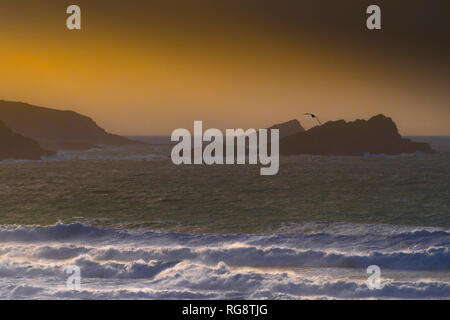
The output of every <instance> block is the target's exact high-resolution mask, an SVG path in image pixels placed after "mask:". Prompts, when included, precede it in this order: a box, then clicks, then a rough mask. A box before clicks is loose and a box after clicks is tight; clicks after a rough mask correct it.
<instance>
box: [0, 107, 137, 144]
mask: <svg viewBox="0 0 450 320" xmlns="http://www.w3.org/2000/svg"><path fill="white" fill-rule="evenodd" d="M0 121H3V122H4V123H5V124H6V126H8V127H9V128H10V129H11V130H13V131H14V132H16V133H19V134H21V135H23V136H25V137H27V138H31V139H33V140H35V141H37V142H38V143H39V144H40V145H41V146H42V147H43V148H45V149H49V150H85V149H90V148H95V147H99V146H112V145H117V146H123V145H131V144H141V143H143V142H139V141H134V140H130V139H127V138H124V137H121V136H118V135H114V134H110V133H108V132H106V131H105V130H104V129H103V128H101V127H99V126H98V125H97V124H96V123H95V122H94V121H93V120H92V119H91V118H89V117H87V116H84V115H81V114H78V113H76V112H74V111H63V110H56V109H50V108H45V107H38V106H33V105H29V104H26V103H21V102H10V101H0Z"/></svg>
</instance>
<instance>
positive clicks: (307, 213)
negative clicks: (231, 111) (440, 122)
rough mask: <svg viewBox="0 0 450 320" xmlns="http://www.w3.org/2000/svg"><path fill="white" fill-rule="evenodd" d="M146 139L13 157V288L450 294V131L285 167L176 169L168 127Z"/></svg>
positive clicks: (1, 250)
mask: <svg viewBox="0 0 450 320" xmlns="http://www.w3.org/2000/svg"><path fill="white" fill-rule="evenodd" d="M142 139H144V140H146V141H148V142H150V143H151V144H149V145H142V146H132V147H120V148H119V147H117V148H104V149H93V150H88V151H83V152H64V153H59V154H57V155H55V156H53V157H50V158H48V159H45V160H43V161H8V160H6V161H2V162H0V203H1V205H0V298H1V299H27V298H40V299H45V298H52V299H53V298H74V299H77V298H86V299H109V298H115V299H117V298H119V299H135V298H141V299H191V298H195V299H213V298H223V299H266V298H271V299H365V298H384V299H398V298H407V299H417V298H420V299H422V298H424V299H427V298H434V299H449V298H450V252H449V247H450V193H449V190H450V179H449V176H450V138H449V137H414V140H416V141H426V142H429V143H431V144H432V146H433V147H434V148H435V149H437V150H438V151H440V153H439V154H436V155H423V154H416V155H402V156H395V157H393V156H371V155H367V156H365V157H317V156H293V157H283V158H282V159H281V164H280V172H279V174H278V175H276V176H260V175H259V165H256V166H248V165H235V166H220V165H218V166H175V165H173V164H172V163H171V161H170V159H169V154H170V146H169V145H168V144H167V138H166V137H150V138H142ZM71 265H75V266H78V267H79V268H80V271H81V288H80V289H79V290H73V289H71V288H68V287H67V285H66V282H67V279H68V278H69V276H70V275H69V274H67V273H66V270H67V268H68V266H71ZM370 265H377V266H379V267H380V270H381V278H380V279H381V288H379V289H374V290H371V289H369V288H368V286H367V279H368V277H369V276H370V274H368V273H367V267H368V266H370Z"/></svg>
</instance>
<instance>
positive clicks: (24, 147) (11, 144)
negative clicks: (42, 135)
mask: <svg viewBox="0 0 450 320" xmlns="http://www.w3.org/2000/svg"><path fill="white" fill-rule="evenodd" d="M53 153H54V152H52V151H47V150H44V149H42V148H41V147H40V146H39V143H37V142H36V141H34V140H32V139H30V138H26V137H24V136H22V135H20V134H18V133H15V132H13V131H12V130H11V129H10V128H8V127H7V126H6V125H5V124H4V123H3V122H1V121H0V160H4V159H27V160H40V159H41V158H42V157H43V156H49V155H52V154H53Z"/></svg>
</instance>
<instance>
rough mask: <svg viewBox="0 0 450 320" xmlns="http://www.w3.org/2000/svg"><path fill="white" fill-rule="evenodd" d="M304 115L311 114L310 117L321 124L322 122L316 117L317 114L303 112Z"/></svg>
mask: <svg viewBox="0 0 450 320" xmlns="http://www.w3.org/2000/svg"><path fill="white" fill-rule="evenodd" d="M305 116H311V118H314V119H316V120H317V122H318V123H319V124H320V125H322V123H321V122H320V120H319V118H317V116H316V115H315V114H313V113H305Z"/></svg>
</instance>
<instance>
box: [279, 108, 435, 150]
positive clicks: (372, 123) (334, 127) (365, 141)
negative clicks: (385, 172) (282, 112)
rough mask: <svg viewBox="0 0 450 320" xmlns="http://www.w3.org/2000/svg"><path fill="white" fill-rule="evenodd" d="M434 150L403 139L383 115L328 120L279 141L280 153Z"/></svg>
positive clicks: (422, 144) (425, 144)
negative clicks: (362, 118) (352, 119)
mask: <svg viewBox="0 0 450 320" xmlns="http://www.w3.org/2000/svg"><path fill="white" fill-rule="evenodd" d="M416 152H423V153H436V151H434V150H433V149H432V148H431V147H430V146H429V145H428V144H427V143H419V142H413V141H411V140H410V139H405V138H402V137H401V136H400V134H399V132H398V129H397V126H396V124H395V123H394V121H392V119H391V118H388V117H386V116H384V115H381V114H380V115H377V116H374V117H372V118H370V119H369V120H367V121H366V120H356V121H352V122H346V121H344V120H338V121H329V122H327V123H325V124H323V125H320V126H316V127H313V128H311V129H309V130H307V131H304V132H298V133H295V134H293V135H289V136H287V137H285V138H283V139H281V140H280V154H282V155H295V154H308V155H329V156H363V155H365V154H387V155H398V154H403V153H416Z"/></svg>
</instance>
